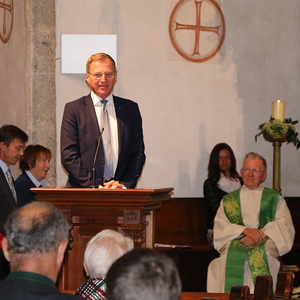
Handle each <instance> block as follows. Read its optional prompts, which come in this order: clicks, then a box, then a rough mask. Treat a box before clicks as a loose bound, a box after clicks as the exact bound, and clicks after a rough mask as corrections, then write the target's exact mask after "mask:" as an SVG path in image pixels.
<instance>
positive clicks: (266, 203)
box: [223, 188, 280, 293]
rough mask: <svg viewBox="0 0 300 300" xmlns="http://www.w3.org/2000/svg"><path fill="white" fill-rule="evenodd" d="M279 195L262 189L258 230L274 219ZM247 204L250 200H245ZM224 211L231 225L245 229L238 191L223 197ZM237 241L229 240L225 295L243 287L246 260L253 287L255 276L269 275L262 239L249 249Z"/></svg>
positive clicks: (264, 241)
mask: <svg viewBox="0 0 300 300" xmlns="http://www.w3.org/2000/svg"><path fill="white" fill-rule="evenodd" d="M279 196H280V194H279V193H278V192H276V191H274V190H271V189H268V188H264V190H263V193H262V199H261V204H260V213H259V227H258V229H262V228H264V226H265V225H266V224H267V223H269V222H271V221H274V220H275V215H276V211H277V205H278V200H279ZM249 201H251V199H249ZM223 205H224V212H225V214H226V216H227V218H228V220H229V221H230V222H231V223H234V224H238V225H242V226H245V225H244V223H243V218H242V210H241V201H240V190H237V191H235V192H233V193H230V194H228V195H226V196H224V198H223ZM241 238H242V237H239V238H238V239H235V240H233V241H231V244H230V246H229V249H228V253H227V260H226V278H225V293H230V289H231V287H232V286H233V285H243V284H244V262H245V260H246V259H248V261H249V266H250V270H251V275H252V279H253V282H254V284H255V279H256V276H257V275H270V271H269V266H268V261H267V256H266V251H265V247H264V245H265V243H266V240H263V241H261V242H260V243H257V244H255V245H254V246H253V247H250V248H249V247H246V246H244V245H243V244H242V243H240V242H239V240H240V239H241Z"/></svg>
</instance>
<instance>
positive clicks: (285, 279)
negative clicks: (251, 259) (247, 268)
mask: <svg viewBox="0 0 300 300" xmlns="http://www.w3.org/2000/svg"><path fill="white" fill-rule="evenodd" d="M272 289H273V280H272V276H270V275H259V276H257V279H256V283H255V289H254V294H253V295H252V294H250V291H249V288H248V286H233V287H232V288H231V291H230V293H202V292H182V293H181V298H180V300H275V299H276V300H281V299H282V300H289V299H290V298H291V295H292V290H293V273H291V272H279V274H278V278H277V285H276V291H275V294H273V293H272Z"/></svg>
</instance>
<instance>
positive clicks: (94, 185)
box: [90, 127, 104, 189]
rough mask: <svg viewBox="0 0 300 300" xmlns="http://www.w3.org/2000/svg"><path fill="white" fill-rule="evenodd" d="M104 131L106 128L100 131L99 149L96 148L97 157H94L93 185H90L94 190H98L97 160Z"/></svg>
mask: <svg viewBox="0 0 300 300" xmlns="http://www.w3.org/2000/svg"><path fill="white" fill-rule="evenodd" d="M103 131H104V127H103V128H102V130H101V131H100V135H99V139H98V143H97V148H96V152H95V156H94V161H93V169H92V184H91V185H90V188H92V189H97V188H98V186H96V184H95V181H96V159H97V155H98V152H99V147H100V143H101V140H102V135H103Z"/></svg>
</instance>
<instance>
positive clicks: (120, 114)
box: [113, 95, 125, 154]
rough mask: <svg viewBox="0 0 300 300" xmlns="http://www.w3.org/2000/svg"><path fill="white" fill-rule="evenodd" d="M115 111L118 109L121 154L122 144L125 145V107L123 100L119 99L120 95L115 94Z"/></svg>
mask: <svg viewBox="0 0 300 300" xmlns="http://www.w3.org/2000/svg"><path fill="white" fill-rule="evenodd" d="M113 99H114V105H115V111H116V118H117V124H118V142H119V154H120V153H121V150H122V146H123V145H124V128H125V126H124V122H123V121H122V120H124V113H125V111H124V109H123V105H122V101H120V100H119V99H118V97H116V96H114V95H113Z"/></svg>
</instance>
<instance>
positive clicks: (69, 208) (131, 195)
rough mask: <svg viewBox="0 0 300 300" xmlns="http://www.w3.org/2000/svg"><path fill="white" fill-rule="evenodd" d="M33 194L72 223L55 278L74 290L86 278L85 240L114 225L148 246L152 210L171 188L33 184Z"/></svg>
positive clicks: (138, 243) (167, 196)
mask: <svg viewBox="0 0 300 300" xmlns="http://www.w3.org/2000/svg"><path fill="white" fill-rule="evenodd" d="M31 190H32V191H33V192H34V193H36V196H35V198H36V199H37V200H39V201H45V202H49V203H51V204H53V205H55V206H56V207H58V208H60V209H61V210H62V211H63V212H64V213H65V215H66V217H67V219H68V221H69V222H70V224H71V225H72V229H71V231H70V243H69V247H68V249H67V251H66V256H65V259H64V262H63V266H62V270H61V273H60V275H59V278H58V288H59V289H60V290H75V289H77V287H79V285H80V284H81V283H83V282H85V281H86V276H85V273H84V270H83V254H84V250H85V247H86V244H87V242H88V241H89V240H90V239H91V238H92V237H93V236H94V235H95V234H96V233H98V232H99V231H101V230H103V229H108V228H109V229H114V230H117V231H119V232H123V233H125V235H127V236H130V237H131V238H133V240H134V244H135V247H148V248H152V247H153V243H154V222H155V218H154V210H155V209H156V208H159V207H160V206H161V205H162V202H163V201H165V200H169V199H170V197H171V196H170V193H171V192H172V190H173V188H161V189H127V190H110V189H84V188H34V189H31Z"/></svg>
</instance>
